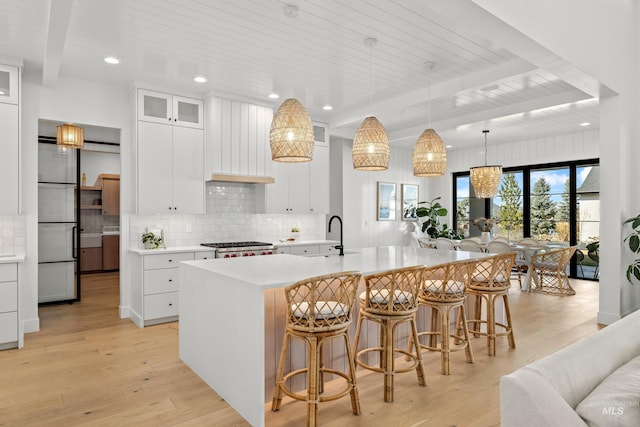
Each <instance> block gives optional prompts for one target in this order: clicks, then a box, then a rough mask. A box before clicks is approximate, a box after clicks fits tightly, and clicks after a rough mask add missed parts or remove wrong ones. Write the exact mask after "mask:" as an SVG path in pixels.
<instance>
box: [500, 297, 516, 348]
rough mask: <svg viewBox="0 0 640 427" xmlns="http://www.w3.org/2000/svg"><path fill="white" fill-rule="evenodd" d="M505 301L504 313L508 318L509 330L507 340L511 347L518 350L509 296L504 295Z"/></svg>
mask: <svg viewBox="0 0 640 427" xmlns="http://www.w3.org/2000/svg"><path fill="white" fill-rule="evenodd" d="M502 298H503V301H504V312H505V315H506V316H507V328H509V334H508V335H507V339H508V340H509V347H511V348H516V338H515V337H514V335H513V324H512V323H511V308H510V307H509V295H507V294H504V295H503V297H502Z"/></svg>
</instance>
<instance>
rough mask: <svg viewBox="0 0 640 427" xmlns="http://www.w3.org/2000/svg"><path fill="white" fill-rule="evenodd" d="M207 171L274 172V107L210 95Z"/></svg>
mask: <svg viewBox="0 0 640 427" xmlns="http://www.w3.org/2000/svg"><path fill="white" fill-rule="evenodd" d="M205 106H206V113H205V129H206V132H205V158H206V166H205V172H206V175H207V177H209V176H211V174H213V173H220V174H229V175H252V176H271V174H272V170H271V168H272V163H273V162H272V161H271V149H270V147H269V130H270V128H271V120H272V118H273V109H272V108H271V107H266V106H261V105H254V104H249V103H247V102H242V101H234V100H230V99H225V98H219V97H214V96H210V97H208V98H206V100H205Z"/></svg>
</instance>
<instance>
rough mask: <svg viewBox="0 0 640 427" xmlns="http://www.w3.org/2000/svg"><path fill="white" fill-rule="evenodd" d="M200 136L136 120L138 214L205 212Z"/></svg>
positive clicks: (201, 139)
mask: <svg viewBox="0 0 640 427" xmlns="http://www.w3.org/2000/svg"><path fill="white" fill-rule="evenodd" d="M203 135H204V134H203V131H202V130H201V129H193V128H185V127H179V126H169V125H166V124H165V125H161V124H157V123H150V122H144V121H139V122H138V213H166V212H174V213H180V214H187V213H204V175H203V172H204V170H203V168H204V164H203V158H202V156H203V143H204V142H203Z"/></svg>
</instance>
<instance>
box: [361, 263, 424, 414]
mask: <svg viewBox="0 0 640 427" xmlns="http://www.w3.org/2000/svg"><path fill="white" fill-rule="evenodd" d="M422 270H423V267H406V268H399V269H395V270H389V271H385V272H382V273H378V274H373V275H370V276H365V278H364V280H365V285H366V290H365V291H364V292H363V293H361V294H360V312H359V315H358V326H357V328H356V337H355V342H354V344H353V352H354V353H355V363H356V364H358V365H359V366H361V367H363V368H365V369H368V370H371V371H374V372H380V373H383V374H384V400H385V402H393V383H394V381H393V380H394V375H395V374H399V373H404V372H409V371H413V370H415V371H416V374H417V376H418V384H419V385H421V386H425V385H426V383H425V379H424V369H423V367H422V356H421V354H420V350H419V347H418V345H417V344H416V345H415V352H411V349H409V350H407V351H405V350H403V349H400V348H397V347H395V346H394V343H395V341H396V337H395V335H396V327H397V325H398V324H400V323H404V322H409V324H410V326H411V334H412V337H413V338H414V342H415V343H417V342H418V341H417V338H418V337H417V328H416V321H415V316H416V311H417V309H418V305H417V304H418V291H419V289H420V286H421V282H422ZM365 320H366V321H370V322H374V323H377V324H378V325H379V330H380V337H379V343H380V345H379V346H375V347H368V348H364V349H360V350H358V344H359V342H360V334H361V332H362V325H363V322H364V321H365ZM371 353H378V354H379V356H380V357H379V363H378V366H374V365H373V364H371V363H367V362H368V360H367V361H365V360H363V359H364V356H365V355H367V356H368V355H370V354H371ZM396 353H397V354H401V355H404V356H405V357H406V358H408V359H410V361H411V363H410V364H408V366H405V367H398V366H396V361H395V355H396Z"/></svg>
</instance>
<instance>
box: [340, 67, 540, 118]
mask: <svg viewBox="0 0 640 427" xmlns="http://www.w3.org/2000/svg"><path fill="white" fill-rule="evenodd" d="M536 71H538V69H537V68H536V67H535V66H534V65H532V64H530V63H529V62H527V61H524V60H522V59H516V60H513V61H509V62H506V63H504V64H501V65H498V66H495V67H492V68H488V69H486V70H481V71H478V72H475V73H471V74H467V75H465V76H462V77H459V78H455V79H451V80H447V81H445V82H442V83H439V84H434V85H431V87H430V88H428V87H426V85H425V87H423V88H420V89H417V90H415V91H412V92H409V93H405V94H402V95H398V96H394V97H391V98H386V99H381V100H378V101H377V102H375V103H374V104H373V107H369V106H365V107H361V108H357V109H353V110H349V111H348V112H347V113H345V114H342V115H338V116H336V117H335V118H334V119H333V120H331V123H330V127H331V129H338V128H341V127H344V126H349V125H352V124H354V123H360V122H361V121H362V120H363V119H364V118H365V117H366V116H368V115H369V114H371V111H372V110H373V111H375V112H376V116H378V117H382V116H384V115H385V114H387V113H394V112H395V111H396V110H397V109H398V106H403V107H409V106H411V105H417V104H421V103H424V102H426V101H427V100H428V99H429V91H430V92H431V100H432V101H433V100H436V99H438V98H450V97H452V96H454V95H456V94H458V93H460V92H464V91H468V90H475V89H480V88H483V87H486V86H490V85H492V84H497V83H499V82H500V81H502V80H504V79H507V78H511V77H514V76H517V75H526V74H532V73H535V72H536ZM425 74H426V71H425Z"/></svg>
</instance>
